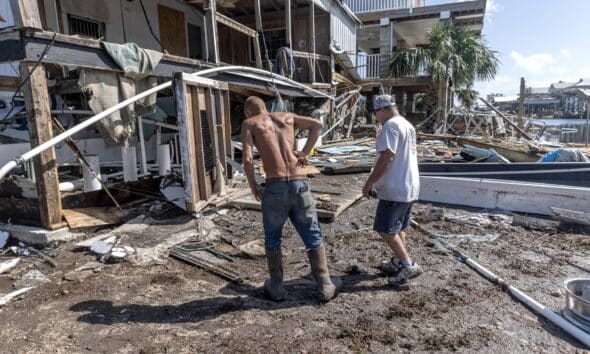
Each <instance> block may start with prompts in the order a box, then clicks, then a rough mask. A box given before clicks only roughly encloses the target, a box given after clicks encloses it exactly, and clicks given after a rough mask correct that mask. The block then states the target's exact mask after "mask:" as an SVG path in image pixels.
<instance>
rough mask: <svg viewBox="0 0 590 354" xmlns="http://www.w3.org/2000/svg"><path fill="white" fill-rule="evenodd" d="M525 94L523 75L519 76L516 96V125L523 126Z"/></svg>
mask: <svg viewBox="0 0 590 354" xmlns="http://www.w3.org/2000/svg"><path fill="white" fill-rule="evenodd" d="M525 96H526V92H525V84H524V77H521V78H520V97H518V122H517V124H518V127H519V128H524V114H525V111H524V97H525Z"/></svg>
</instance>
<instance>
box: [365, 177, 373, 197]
mask: <svg viewBox="0 0 590 354" xmlns="http://www.w3.org/2000/svg"><path fill="white" fill-rule="evenodd" d="M372 189H373V184H372V183H369V182H368V181H367V183H365V185H364V186H363V197H365V198H370V195H369V193H371V190H372Z"/></svg>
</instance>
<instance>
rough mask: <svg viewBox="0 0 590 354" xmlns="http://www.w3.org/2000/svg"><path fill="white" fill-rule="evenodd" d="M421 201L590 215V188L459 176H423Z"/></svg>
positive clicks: (546, 212) (540, 212) (544, 213)
mask: <svg viewBox="0 0 590 354" xmlns="http://www.w3.org/2000/svg"><path fill="white" fill-rule="evenodd" d="M420 200H421V201H424V202H436V203H445V204H454V205H464V206H471V207H476V208H486V209H501V210H507V211H517V212H523V213H531V214H541V215H552V214H553V211H552V210H551V207H557V208H563V209H569V210H575V211H579V212H584V213H589V212H590V188H583V187H569V186H560V185H549V184H541V183H526V182H513V181H501V180H493V179H478V178H459V177H425V176H422V177H420Z"/></svg>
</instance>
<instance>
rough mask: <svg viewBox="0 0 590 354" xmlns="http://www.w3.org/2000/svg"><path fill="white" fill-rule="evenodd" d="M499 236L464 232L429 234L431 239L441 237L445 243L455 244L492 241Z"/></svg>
mask: <svg viewBox="0 0 590 354" xmlns="http://www.w3.org/2000/svg"><path fill="white" fill-rule="evenodd" d="M498 237H500V235H499V234H497V233H495V232H494V233H489V234H485V235H472V234H465V235H436V236H431V238H433V239H441V240H444V241H445V242H446V243H448V244H450V245H453V246H457V245H460V244H461V243H464V242H493V241H495V240H497V239H498Z"/></svg>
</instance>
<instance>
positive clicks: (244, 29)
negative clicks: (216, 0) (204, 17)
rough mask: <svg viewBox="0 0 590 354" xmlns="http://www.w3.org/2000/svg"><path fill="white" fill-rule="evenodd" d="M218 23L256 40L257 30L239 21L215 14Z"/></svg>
mask: <svg viewBox="0 0 590 354" xmlns="http://www.w3.org/2000/svg"><path fill="white" fill-rule="evenodd" d="M215 16H216V19H217V22H219V23H221V24H224V25H226V26H227V27H229V28H231V29H233V30H236V31H238V32H240V33H243V34H245V35H246V36H248V37H253V38H256V30H253V29H251V28H250V27H248V26H246V25H243V24H241V23H239V22H238V21H235V20H232V19H231V18H229V17H227V16H225V15H223V14H221V13H219V12H218V13H216V14H215Z"/></svg>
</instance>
